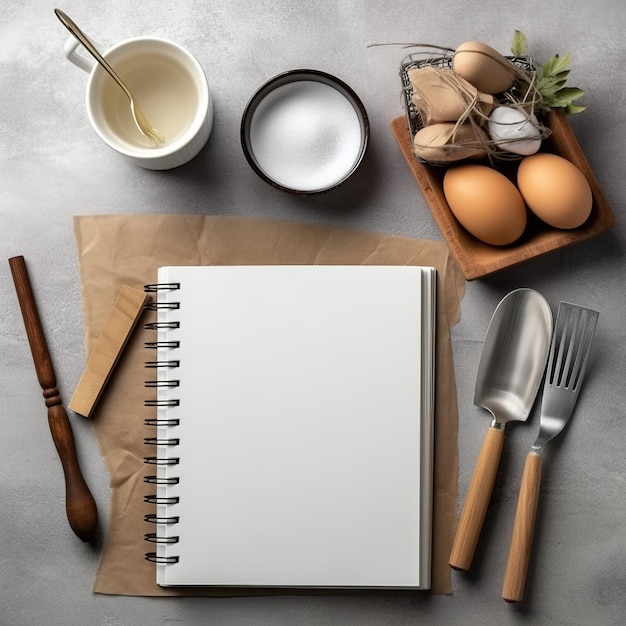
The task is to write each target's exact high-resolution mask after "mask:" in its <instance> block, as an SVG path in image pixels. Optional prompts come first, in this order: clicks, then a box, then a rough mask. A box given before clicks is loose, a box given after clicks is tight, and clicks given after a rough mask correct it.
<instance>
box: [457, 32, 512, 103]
mask: <svg viewBox="0 0 626 626" xmlns="http://www.w3.org/2000/svg"><path fill="white" fill-rule="evenodd" d="M452 69H453V70H454V72H455V74H458V75H459V76H461V78H464V79H465V80H466V81H467V82H468V83H471V84H472V85H474V87H476V88H477V89H478V90H479V91H483V92H484V93H501V92H503V91H506V90H507V89H509V88H510V87H511V86H512V85H513V82H514V81H515V76H516V75H517V72H516V69H515V66H514V65H513V63H511V61H509V60H508V59H507V58H506V57H504V56H503V55H501V54H500V53H499V52H498V51H497V50H494V49H493V48H492V47H490V46H488V45H487V44H484V43H481V42H480V41H466V42H465V43H463V44H461V45H460V46H459V47H458V48H457V49H456V50H455V52H454V57H453V58H452Z"/></svg>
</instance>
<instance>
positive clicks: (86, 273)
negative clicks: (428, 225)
mask: <svg viewBox="0 0 626 626" xmlns="http://www.w3.org/2000/svg"><path fill="white" fill-rule="evenodd" d="M74 232H75V238H76V243H77V248H78V256H79V267H80V278H81V287H82V298H83V315H84V322H85V341H86V352H87V354H89V353H90V351H91V349H92V348H93V346H94V344H95V342H96V340H97V338H98V336H99V335H100V333H101V331H102V328H103V325H104V322H105V321H106V319H107V315H108V314H109V312H110V310H111V307H112V306H113V304H114V302H115V299H116V297H117V294H118V292H119V290H120V289H121V287H122V286H123V285H125V284H126V285H129V286H131V287H135V288H143V285H145V284H150V283H154V282H156V277H157V269H158V267H159V266H162V265H244V264H251V265H268V264H326V265H340V264H350V265H357V264H373V265H375V264H378V265H427V266H434V267H435V268H436V269H437V271H438V283H437V290H438V295H437V347H436V359H437V372H436V385H437V389H436V404H435V461H434V462H435V467H434V483H435V484H434V509H433V518H434V519H433V554H432V592H434V593H441V594H449V593H451V585H450V571H449V566H448V557H449V554H450V549H451V546H452V541H453V533H454V531H455V527H456V502H457V470H458V456H457V420H458V412H457V403H456V387H455V379H454V369H453V361H452V349H451V342H450V333H449V330H450V327H451V326H452V325H454V324H455V323H456V322H457V321H458V319H459V315H460V301H461V299H462V297H463V295H464V289H465V281H464V279H463V276H462V274H461V271H460V269H459V268H458V265H457V264H456V262H455V261H454V260H453V258H452V257H451V255H450V253H449V250H448V248H447V247H446V245H445V244H443V243H439V242H432V241H425V240H416V239H408V238H403V237H394V236H389V235H381V234H374V233H367V232H360V231H354V230H347V229H339V228H330V227H326V226H317V225H307V224H298V223H292V222H281V221H272V220H264V219H254V218H239V217H208V216H197V215H193V216H185V215H96V216H77V217H75V218H74ZM145 340H146V337H145V332H144V331H143V329H142V327H141V323H140V325H139V326H138V328H137V329H136V331H135V332H134V334H133V336H132V337H131V338H130V340H129V342H128V344H127V346H126V349H125V351H124V354H123V355H122V357H121V359H120V361H119V362H118V365H117V367H116V369H115V371H114V372H113V375H112V377H111V379H110V381H109V384H108V386H107V389H106V390H105V393H104V395H103V397H102V399H101V400H100V403H99V405H98V407H97V408H96V411H95V412H94V414H93V417H92V425H93V430H94V433H95V436H96V439H97V441H98V444H99V446H100V450H101V452H102V456H103V458H104V462H105V465H106V467H107V469H108V471H109V474H110V484H111V500H110V510H109V519H108V527H107V531H106V537H105V539H104V543H103V548H102V553H101V556H100V562H99V565H98V569H97V572H96V576H95V580H94V583H93V590H94V591H95V592H97V593H105V594H120V595H136V596H183V595H195V596H237V595H259V594H263V593H271V594H280V593H299V594H302V593H307V591H306V590H305V591H303V590H297V591H295V590H291V591H290V590H275V589H272V590H259V589H253V590H252V589H212V588H193V589H172V588H168V589H165V588H161V587H159V586H158V585H157V584H156V582H155V565H154V564H153V563H150V562H148V561H146V560H145V558H144V555H145V553H146V552H148V551H150V550H151V549H153V545H152V544H148V543H146V542H145V541H144V535H145V534H146V533H149V532H153V531H154V528H153V524H150V523H147V522H145V521H144V516H145V515H146V514H148V513H151V512H153V511H152V509H153V508H154V507H153V505H149V504H146V503H145V502H144V499H143V498H144V495H147V494H148V491H149V490H150V486H149V485H146V484H144V481H143V479H144V476H145V475H146V474H147V473H149V471H147V468H146V466H145V464H144V462H143V458H144V457H145V456H149V455H150V452H151V450H149V449H147V446H146V445H145V444H144V443H143V440H144V438H145V437H147V436H151V435H153V433H151V432H149V429H148V428H147V427H146V426H145V425H144V419H145V418H147V417H151V416H152V415H150V414H149V412H150V411H154V409H150V408H146V407H144V397H145V389H144V380H145V369H144V361H145V360H149V359H147V358H146V354H145V352H146V350H145V348H144V347H143V343H144V341H145ZM316 593H319V591H318V592H316Z"/></svg>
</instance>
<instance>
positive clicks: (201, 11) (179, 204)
mask: <svg viewBox="0 0 626 626" xmlns="http://www.w3.org/2000/svg"><path fill="white" fill-rule="evenodd" d="M53 8H54V5H52V4H50V3H47V2H41V1H37V0H25V1H23V2H9V3H4V6H3V11H2V20H1V22H0V42H1V45H0V67H1V70H0V142H1V143H0V233H1V236H0V249H1V251H2V254H1V255H0V256H2V257H4V258H5V259H6V258H8V257H10V256H14V255H16V254H23V255H24V256H25V257H26V259H27V261H28V263H29V267H30V269H31V273H32V277H33V282H34V285H35V289H36V292H37V294H38V297H39V300H40V302H41V313H42V318H43V320H44V323H45V326H46V328H47V331H48V337H49V343H50V348H51V351H52V353H53V355H54V360H55V363H56V365H57V370H58V378H59V381H58V382H59V386H60V389H61V391H62V393H63V394H64V396H65V397H66V398H68V397H69V394H70V393H71V390H72V389H73V388H74V387H75V385H76V383H77V381H78V378H79V376H80V373H81V371H82V367H83V361H84V357H83V346H84V341H83V325H82V318H81V303H80V285H79V277H78V266H77V258H76V250H75V244H74V238H73V233H72V216H73V215H75V214H86V213H133V212H136V213H151V212H157V213H166V212H172V213H180V214H183V213H194V214H208V215H239V216H258V217H273V218H280V219H289V220H297V221H304V222H316V223H323V224H328V225H338V226H347V227H353V228H359V229H364V230H372V231H378V232H386V233H389V234H393V235H402V236H409V237H416V238H426V239H434V240H440V239H441V234H440V232H439V230H438V228H437V225H436V223H435V221H434V219H433V217H432V215H431V213H430V211H429V210H428V207H427V205H426V203H425V201H424V199H423V197H422V196H421V194H420V192H419V190H418V188H417V186H416V184H415V181H414V180H413V178H412V176H411V174H410V172H409V170H408V169H407V167H406V164H405V163H404V160H403V157H402V155H401V153H400V151H399V150H398V147H397V145H396V144H395V141H394V139H393V136H392V135H391V133H390V131H389V126H388V125H389V122H390V120H391V119H392V118H393V117H395V116H397V115H400V114H401V113H402V108H401V101H400V83H399V78H398V67H399V64H400V62H401V60H402V58H403V57H404V55H405V51H404V50H403V49H402V47H400V46H398V45H389V46H380V47H368V46H370V44H375V43H377V44H385V43H398V42H406V43H433V44H440V45H447V46H451V47H454V46H456V45H458V44H459V43H461V42H463V41H465V40H469V39H479V40H482V41H485V42H487V43H490V44H491V45H493V46H494V47H496V48H498V49H500V50H502V51H506V50H508V47H509V45H510V41H511V38H512V35H513V31H514V30H515V29H520V30H522V31H523V32H524V33H525V34H526V36H527V37H528V40H529V43H530V46H531V53H532V54H533V56H534V57H535V58H547V57H548V56H550V55H552V54H553V53H555V52H559V53H562V54H564V53H566V52H568V51H571V52H572V54H573V69H572V73H571V77H570V83H571V84H572V85H578V86H580V87H583V88H584V89H585V90H586V96H585V98H584V100H583V103H584V104H585V105H587V107H588V109H587V111H585V112H584V113H582V114H580V115H578V116H576V117H574V118H572V119H571V125H572V127H573V128H574V131H575V133H576V135H577V137H578V139H579V142H580V143H581V145H582V147H583V149H584V151H585V154H586V156H587V158H588V160H589V162H590V163H591V165H592V167H593V169H594V171H595V173H596V176H597V178H598V180H599V182H600V184H601V186H602V188H603V190H604V192H605V194H606V196H607V198H608V200H609V202H610V204H611V205H612V207H613V210H614V211H615V213H616V216H617V225H616V227H615V228H614V229H613V230H612V231H610V232H608V233H606V234H604V235H603V236H602V237H600V238H598V239H596V240H593V241H589V242H585V243H582V244H580V245H577V246H574V247H572V248H569V249H566V250H563V251H560V252H557V253H554V254H551V255H549V256H546V257H543V258H541V259H538V260H535V261H532V262H529V263H526V264H524V265H521V266H518V267H516V268H514V269H510V270H507V271H504V272H502V273H500V274H497V275H494V276H492V277H490V278H486V279H483V280H478V281H474V282H471V283H468V285H467V292H466V296H465V299H464V300H463V303H462V320H461V322H460V323H459V324H458V325H457V326H456V327H455V328H454V329H453V334H452V339H453V350H454V358H455V368H456V377H457V392H458V404H459V412H460V425H459V458H460V472H459V501H460V502H462V501H463V498H464V495H465V492H466V490H467V486H468V483H469V477H470V474H471V471H472V468H473V464H474V460H475V458H476V455H477V453H478V449H479V446H480V444H481V441H482V438H483V436H484V434H485V431H486V428H487V426H488V421H489V420H488V418H487V417H486V416H485V414H484V412H482V411H481V410H480V409H478V408H476V407H474V406H473V389H474V381H475V374H476V367H477V364H478V358H479V355H480V351H481V347H482V340H483V337H484V333H485V330H486V327H487V324H488V321H489V318H490V316H491V313H492V312H493V309H494V307H495V305H496V304H497V302H498V301H499V300H500V298H502V297H503V296H504V295H505V293H507V292H508V291H510V290H511V289H514V288H516V287H521V286H527V287H532V288H535V289H537V290H539V291H540V292H541V293H543V294H544V295H545V296H546V298H547V299H548V300H549V302H550V304H551V305H552V306H553V308H554V310H556V306H557V305H558V302H559V300H569V301H573V302H578V303H580V304H585V305H588V306H591V307H593V308H597V309H599V310H600V322H599V327H598V331H597V335H596V340H595V345H594V355H595V358H594V359H593V361H592V363H591V368H590V372H589V376H588V378H587V381H586V384H585V389H584V392H583V395H582V397H581V398H580V401H579V404H578V407H577V412H576V416H575V419H574V421H573V422H572V423H571V424H570V428H569V430H568V432H567V433H566V435H564V436H563V437H562V438H561V439H560V440H558V441H555V442H554V444H553V445H551V446H550V448H549V451H547V453H546V462H545V472H544V479H543V486H542V487H543V491H542V497H541V506H540V511H541V513H540V517H539V521H538V526H537V535H536V541H535V545H534V554H533V559H532V562H531V567H530V574H529V581H528V586H527V598H526V600H525V601H524V602H523V603H522V604H519V605H515V606H512V605H507V604H505V603H504V602H503V601H502V600H501V598H500V588H501V581H502V575H503V571H504V565H505V560H506V551H507V549H508V541H509V536H510V529H511V524H512V520H513V514H514V508H515V500H516V496H517V490H518V485H519V478H520V474H521V467H522V463H523V458H524V456H525V454H526V451H527V449H528V446H529V445H530V443H531V442H532V440H533V439H534V436H535V433H536V428H537V411H535V413H534V415H533V421H532V422H531V425H530V426H528V427H526V426H524V427H513V428H511V429H510V431H509V438H508V445H507V448H506V451H505V455H504V458H503V463H502V468H501V473H500V477H499V479H498V482H497V484H496V489H495V494H494V501H493V506H492V507H491V509H490V511H489V514H488V529H487V532H486V533H485V534H484V536H483V538H482V540H481V543H480V545H479V550H478V555H477V558H476V567H475V569H474V571H473V572H472V573H471V574H470V575H461V574H458V573H456V572H455V573H453V574H452V585H453V595H452V596H449V597H444V596H429V595H424V594H417V593H416V594H406V593H401V594H394V593H388V594H382V595H380V594H376V595H367V594H360V595H356V596H355V595H351V596H341V595H339V596H337V595H332V596H323V595H322V596H316V597H286V598H285V597H269V598H237V599H219V600H217V599H197V598H196V599H193V598H189V599H144V598H132V597H130V598H129V597H110V596H103V595H94V594H92V592H91V582H92V579H93V576H94V573H95V569H96V566H97V562H98V555H99V547H97V546H96V547H92V546H89V545H82V544H81V543H80V542H79V541H78V540H77V539H76V537H74V536H73V534H72V533H71V532H70V530H69V528H68V526H67V524H66V521H65V518H64V511H63V493H62V490H61V475H60V466H59V462H58V459H57V457H56V452H55V450H54V449H53V447H52V444H51V440H50V435H49V433H48V430H47V425H46V422H45V414H44V409H43V405H42V399H41V395H40V390H39V388H38V386H37V382H36V380H35V378H34V373H33V367H32V361H31V356H30V353H29V351H28V348H27V344H26V341H25V335H24V329H23V325H22V320H21V319H20V316H19V312H18V309H17V303H16V300H15V294H14V290H13V285H12V282H11V278H10V274H9V268H8V264H7V263H6V262H4V263H1V264H0V312H1V313H0V354H1V355H2V364H1V365H0V368H1V369H0V398H2V405H3V408H2V410H1V412H0V413H1V420H2V437H0V482H1V485H2V486H1V487H0V493H1V497H0V499H1V502H2V504H1V506H0V578H1V581H0V623H1V624H6V625H7V626H14V625H27V626H29V625H37V624H47V625H56V624H58V625H64V626H67V625H72V626H73V625H76V626H79V625H90V624H94V625H109V626H111V625H115V624H120V625H122V624H124V625H126V624H129V625H142V624H219V625H241V624H267V625H280V624H285V625H291V624H329V625H335V624H355V625H356V624H358V625H365V624H371V625H378V624H414V623H415V624H522V623H532V624H562V625H574V624H581V625H584V624H594V625H595V624H621V623H623V619H624V614H625V613H626V594H625V590H626V571H625V570H626V540H625V536H626V524H625V521H624V520H625V518H626V495H625V487H626V454H625V453H624V449H625V446H626V419H625V418H626V414H625V409H624V407H625V406H626V385H625V384H624V380H625V374H626V365H625V359H624V351H625V346H626V336H625V330H624V329H625V324H624V317H625V315H626V306H625V305H626V298H625V292H626V285H625V282H624V281H625V279H624V276H625V269H626V264H625V262H624V254H623V248H624V243H625V242H624V239H625V237H626V229H625V227H624V221H623V206H624V203H625V200H626V189H625V186H624V170H625V166H626V125H625V124H624V119H623V111H624V100H625V99H626V87H625V83H624V64H625V63H626V43H625V42H624V26H625V25H626V9H625V8H624V5H623V3H622V2H621V0H598V1H597V2H589V1H588V0H568V1H564V0H553V1H551V2H545V1H539V0H530V1H527V2H521V1H519V0H517V1H516V2H511V1H509V0H505V1H502V2H497V3H496V2H486V1H464V0H450V1H448V2H445V3H436V2H416V1H415V0H412V1H411V0H387V1H386V2H365V1H363V2H358V1H356V0H352V1H348V0H345V1H341V0H336V1H334V2H333V1H330V0H326V1H323V0H310V1H309V2H306V3H302V2H296V1H293V0H290V1H287V0H285V1H282V2H281V1H275V2H272V1H269V0H267V1H265V0H264V1H258V2H248V1H247V0H246V1H243V0H214V1H212V2H200V1H198V0H178V1H177V2H172V3H169V2H157V1H145V0H144V1H142V2H138V1H137V0H124V1H121V0H112V1H110V2H107V3H92V2H87V1H86V0H67V1H66V2H65V3H64V4H63V5H61V8H63V9H64V10H65V11H66V12H67V13H68V14H69V15H70V16H72V17H73V18H74V19H75V20H76V21H77V22H78V23H79V24H80V25H81V26H82V27H83V28H84V29H85V30H86V31H87V32H88V34H89V35H90V36H91V37H92V38H94V39H95V40H96V41H98V42H99V43H101V44H103V45H105V46H106V45H108V44H112V43H114V42H116V41H118V40H120V39H122V38H127V37H131V36H135V35H142V34H154V35H159V36H163V37H167V38H170V39H173V40H175V41H178V42H179V43H182V44H183V45H185V46H187V47H188V48H189V49H190V50H191V51H192V52H193V53H194V54H195V55H196V57H197V58H198V60H199V61H200V63H201V64H202V65H203V67H204V68H205V71H206V74H207V76H208V78H209V81H210V84H211V87H212V90H213V96H214V104H215V125H214V129H213V133H212V135H211V138H210V139H209V143H208V144H207V146H206V148H205V149H204V150H203V152H202V153H201V154H200V155H199V156H198V157H197V158H196V159H195V160H194V161H192V162H191V163H189V164H188V165H186V166H183V167H182V168H180V169H177V170H174V171H169V172H150V171H145V170H142V169H139V168H137V167H134V166H131V165H129V164H127V163H125V162H124V161H123V160H122V159H121V158H119V157H118V156H117V155H116V154H114V153H113V152H111V151H110V150H109V149H108V148H107V147H105V146H104V145H102V144H101V142H100V140H99V139H98V138H97V137H96V135H95V133H94V132H93V131H92V129H91V128H90V127H89V124H88V121H87V117H86V113H85V108H84V90H85V82H86V76H85V74H83V73H82V72H81V71H80V70H78V69H77V68H75V67H74V66H72V65H71V64H70V63H69V62H68V61H66V59H65V58H64V57H63V54H62V47H63V43H64V42H65V40H66V36H67V32H66V31H65V29H64V28H63V26H62V25H61V24H60V23H59V22H58V21H57V20H56V18H55V16H54V14H53ZM298 67H312V68H317V69H321V70H324V71H327V72H330V73H332V74H335V75H337V76H339V77H340V78H342V79H343V80H345V81H346V82H348V83H349V84H350V85H351V86H352V87H353V88H354V89H355V90H356V92H357V93H358V94H359V95H360V96H361V98H362V99H363V101H364V103H365V106H366V108H367V110H368V112H369V115H370V122H371V125H372V138H371V144H370V149H369V152H368V156H367V159H366V162H365V163H364V164H363V166H362V168H361V170H360V171H359V173H358V175H357V176H356V177H355V178H354V179H353V180H352V181H351V182H350V184H349V185H346V186H345V187H342V188H341V189H339V190H337V191H335V192H333V193H331V194H328V195H324V196H319V197H315V198H308V199H298V198H293V197H291V196H288V195H285V194H284V193H281V192H279V191H277V190H274V189H272V188H270V187H269V186H267V185H266V184H265V183H263V182H262V181H260V180H259V179H258V178H257V177H256V176H255V174H254V173H253V172H252V170H251V169H250V168H249V166H248V164H247V163H246V161H245V159H244V156H243V153H242V151H241V148H240V144H239V123H240V117H241V114H242V111H243V108H244V106H245V104H246V102H247V100H248V98H249V96H250V95H251V93H252V92H253V91H254V89H255V88H256V87H257V86H259V85H260V84H261V83H262V82H264V81H265V80H266V79H268V78H270V77H271V76H273V75H274V74H276V73H278V72H281V71H283V70H287V69H293V68H298ZM73 426H74V432H75V436H76V439H77V445H78V447H79V451H80V457H81V462H82V465H83V468H84V471H85V474H86V476H87V479H88V482H89V483H90V485H91V487H92V488H93V491H94V493H95V497H96V500H97V502H98V506H99V508H100V511H101V514H102V517H104V518H105V517H106V510H107V507H108V498H109V487H108V476H107V474H106V471H105V468H104V464H103V461H102V459H101V457H100V453H99V450H98V447H97V445H96V442H95V440H94V437H93V435H92V432H91V428H90V425H89V424H88V423H86V422H85V421H75V422H73Z"/></svg>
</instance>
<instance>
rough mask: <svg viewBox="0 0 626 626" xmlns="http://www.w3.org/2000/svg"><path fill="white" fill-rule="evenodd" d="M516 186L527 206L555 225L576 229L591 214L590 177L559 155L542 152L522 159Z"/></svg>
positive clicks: (540, 217) (542, 218)
mask: <svg viewBox="0 0 626 626" xmlns="http://www.w3.org/2000/svg"><path fill="white" fill-rule="evenodd" d="M517 186H518V188H519V190H520V192H521V194H522V196H523V198H524V200H525V201H526V204H527V205H528V208H529V209H530V210H531V211H532V212H533V213H534V214H535V215H536V216H537V217H538V218H539V219H541V220H543V221H544V222H546V223H547V224H550V226H554V227H555V228H565V229H571V228H577V227H578V226H580V225H581V224H583V223H584V222H585V221H586V220H587V218H588V217H589V215H590V213H591V208H592V206H593V195H592V193H591V187H590V186H589V183H588V182H587V179H586V178H585V176H584V174H583V173H582V172H581V171H580V170H579V169H578V168H577V167H576V166H575V165H574V164H573V163H572V162H571V161H568V160H567V159H564V158H563V157H561V156H558V155H556V154H548V153H543V152H541V153H538V154H533V155H532V156H529V157H526V158H525V159H522V161H521V163H520V166H519V169H518V171H517Z"/></svg>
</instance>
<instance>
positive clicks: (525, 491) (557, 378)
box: [502, 302, 598, 602]
mask: <svg viewBox="0 0 626 626" xmlns="http://www.w3.org/2000/svg"><path fill="white" fill-rule="evenodd" d="M597 321H598V312H597V311H593V310H592V309H587V308H585V307H581V306H578V305H576V304H569V303H567V302H561V303H560V304H559V310H558V313H557V318H556V324H555V329H554V334H553V336H552V343H551V345H550V355H549V357H548V368H547V370H546V380H545V383H544V389H543V398H542V403H541V422H540V426H539V436H538V437H537V440H536V441H535V443H534V444H533V446H532V448H531V450H530V452H529V453H528V456H527V457H526V462H525V464H524V473H523V475H522V483H521V486H520V493H519V498H518V501H517V510H516V512H515V523H514V525H513V535H512V537H511V546H510V549H509V558H508V561H507V565H506V573H505V576H504V585H503V587H502V597H503V598H504V599H505V600H506V601H507V602H518V601H519V600H521V599H522V597H523V596H524V585H525V583H526V574H527V571H528V561H529V558H530V551H531V547H532V540H533V532H534V528H535V518H536V516H537V504H538V501H539V484H540V482H541V449H542V448H543V445H544V444H545V443H546V442H547V441H550V439H552V438H553V437H556V435H558V434H559V433H560V432H561V431H562V430H563V429H564V428H565V425H566V424H567V422H568V421H569V418H570V417H571V416H572V413H573V412H574V405H575V404H576V400H577V399H578V395H579V393H580V387H581V384H582V379H583V376H584V373H585V367H586V365H587V357H588V356H589V349H590V347H591V341H592V339H593V335H594V332H595V329H596V323H597Z"/></svg>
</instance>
